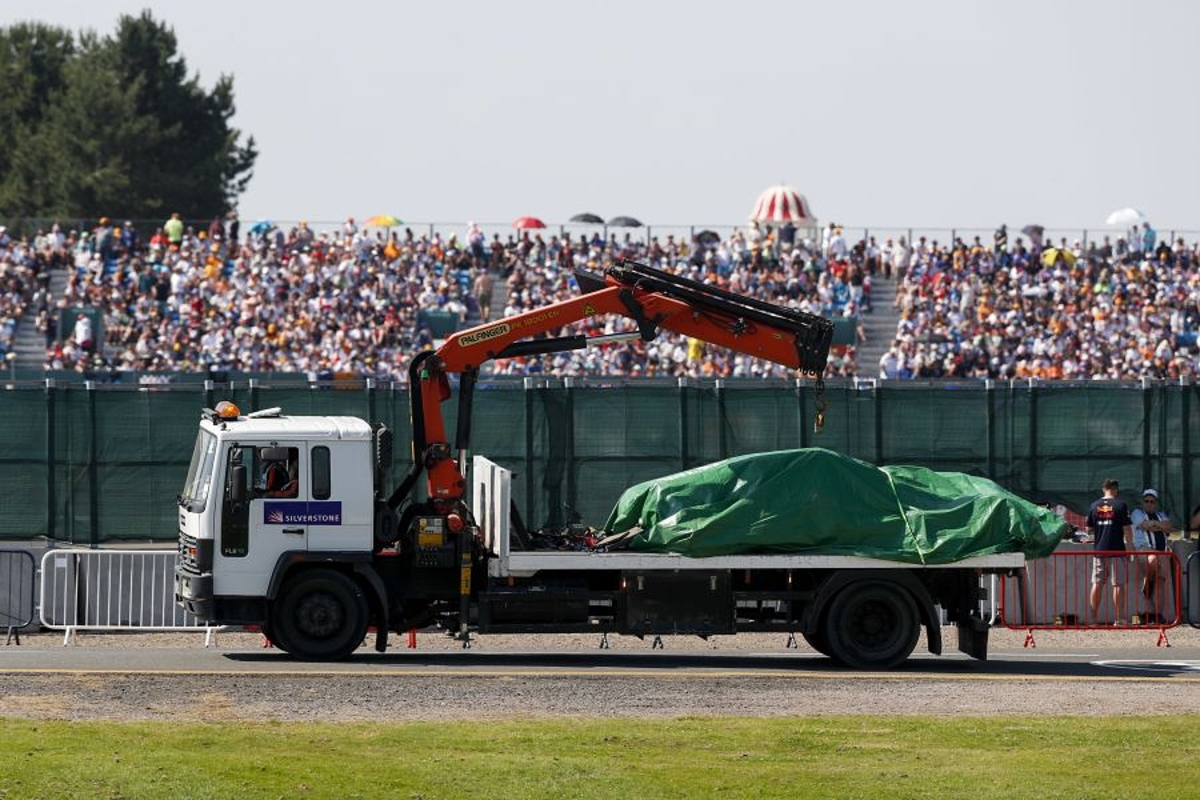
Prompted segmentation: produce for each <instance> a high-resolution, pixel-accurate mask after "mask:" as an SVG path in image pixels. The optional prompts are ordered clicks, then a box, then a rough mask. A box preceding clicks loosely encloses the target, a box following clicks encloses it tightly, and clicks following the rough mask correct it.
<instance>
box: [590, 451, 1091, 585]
mask: <svg viewBox="0 0 1200 800" xmlns="http://www.w3.org/2000/svg"><path fill="white" fill-rule="evenodd" d="M604 527H605V530H607V531H611V532H614V533H620V532H623V531H628V530H630V529H632V528H634V527H637V528H641V529H642V530H641V532H640V533H638V534H637V535H636V536H634V537H633V538H632V539H631V540H630V542H629V547H630V548H631V549H634V550H641V551H646V552H672V553H681V554H683V555H688V556H715V555H738V554H747V553H805V554H823V555H855V556H867V557H871V558H883V559H888V560H891V561H901V562H906V563H913V564H949V563H953V562H955V561H960V560H962V559H964V558H969V557H971V556H981V555H988V554H992V553H1013V552H1021V553H1024V554H1025V555H1026V556H1027V557H1029V558H1040V557H1042V556H1046V555H1049V554H1050V553H1051V552H1052V551H1053V550H1054V548H1055V546H1056V545H1057V544H1058V543H1059V541H1060V539H1061V538H1062V534H1063V533H1065V532H1066V531H1067V530H1068V528H1069V526H1068V525H1067V523H1066V522H1065V521H1064V520H1063V519H1062V518H1061V517H1059V516H1058V515H1057V514H1055V513H1054V512H1052V511H1050V510H1049V509H1046V508H1042V507H1040V506H1037V505H1034V504H1033V503H1030V502H1028V501H1026V500H1023V499H1021V498H1020V497H1018V496H1016V495H1014V494H1012V493H1011V492H1009V491H1007V490H1005V489H1003V488H1001V487H1000V486H999V485H998V484H996V483H994V482H992V481H990V480H988V479H986V478H979V477H975V476H972V475H965V474H963V473H959V472H935V471H933V470H930V469H926V468H924V467H913V466H886V467H876V466H874V465H872V464H868V463H866V462H863V461H859V460H857V459H854V458H850V457H849V456H845V455H841V454H839V453H835V452H833V451H831V450H825V449H822V448H806V449H803V450H781V451H777V452H773V453H759V454H753V455H748V456H739V457H737V458H730V459H727V460H725V461H719V462H717V463H715V464H709V465H707V466H703V467H697V468H696V469H690V470H687V471H686V472H680V473H677V474H675V475H669V476H667V477H664V478H659V479H657V480H652V481H646V482H644V483H640V484H638V485H637V486H634V487H632V488H630V489H628V490H626V492H625V493H624V494H623V495H622V496H621V499H620V500H619V501H618V502H617V505H616V508H614V509H613V511H612V513H611V514H610V515H609V518H608V522H607V523H605V526H604Z"/></svg>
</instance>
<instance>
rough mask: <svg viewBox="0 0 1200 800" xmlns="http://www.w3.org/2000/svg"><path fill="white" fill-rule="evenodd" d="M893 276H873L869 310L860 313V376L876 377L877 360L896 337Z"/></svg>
mask: <svg viewBox="0 0 1200 800" xmlns="http://www.w3.org/2000/svg"><path fill="white" fill-rule="evenodd" d="M895 302H896V279H895V278H891V279H889V278H885V277H883V275H876V276H875V277H874V278H872V279H871V313H870V314H863V315H862V321H863V332H864V333H866V335H867V340H866V342H860V343H859V346H858V352H857V353H856V357H855V362H856V363H857V365H858V376H859V377H860V378H878V377H879V359H880V358H882V357H883V354H884V353H886V352H887V349H888V348H889V347H891V346H892V340H893V339H895V338H896V323H897V322H899V321H900V313H899V312H898V311H897V310H896V308H895V306H894V303H895Z"/></svg>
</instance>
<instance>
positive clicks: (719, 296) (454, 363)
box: [388, 261, 833, 508]
mask: <svg viewBox="0 0 1200 800" xmlns="http://www.w3.org/2000/svg"><path fill="white" fill-rule="evenodd" d="M577 279H578V281H579V285H580V288H581V289H582V290H583V291H584V294H581V295H580V296H579V297H574V298H571V299H569V300H563V301H560V302H558V303H553V304H551V305H548V306H544V307H542V308H536V309H532V310H530V311H526V312H524V313H521V314H515V315H513V316H511V317H507V318H505V319H502V320H498V321H496V322H489V323H485V324H483V325H478V326H476V327H474V328H470V329H468V330H465V331H459V332H457V333H455V334H453V335H452V336H451V337H450V338H449V339H447V340H446V343H445V344H443V345H442V347H441V348H439V349H438V350H436V351H426V352H423V353H420V354H418V355H417V356H416V358H414V359H413V361H412V363H411V364H410V365H409V393H410V399H411V404H412V427H413V438H412V448H413V449H412V456H413V466H412V469H411V470H410V471H409V473H408V475H407V476H406V477H405V479H404V480H403V481H402V482H401V484H400V486H398V487H397V488H396V490H395V492H393V493H392V496H391V498H390V499H389V500H388V504H389V505H390V506H391V507H392V508H396V507H397V506H398V505H399V504H400V503H401V502H402V501H403V499H404V497H406V496H407V495H408V492H409V490H411V489H412V487H413V485H414V484H415V482H416V480H417V478H418V477H419V476H420V473H421V472H422V471H427V472H428V488H429V499H430V501H431V502H433V503H435V504H453V503H456V502H459V501H460V500H461V498H462V497H463V495H464V494H465V492H466V480H465V478H464V468H465V465H464V464H463V463H461V461H462V459H463V455H464V454H465V451H466V450H467V449H468V447H469V444H470V420H471V400H472V396H473V394H474V391H473V390H474V386H475V380H476V378H477V377H478V374H479V368H480V366H481V365H482V364H484V363H485V362H487V361H490V360H493V359H501V358H514V357H518V356H526V355H536V354H542V353H554V352H562V351H566V350H578V349H582V348H585V347H589V346H592V345H598V344H604V343H606V342H613V341H621V340H628V339H631V338H640V339H642V340H643V341H650V340H652V339H654V338H655V337H656V336H657V335H658V332H659V331H660V330H668V331H672V332H674V333H679V334H683V335H685V336H690V337H692V338H694V339H699V340H701V341H705V342H710V343H712V344H716V345H720V346H722V347H727V348H729V349H731V350H735V351H737V352H739V353H745V354H747V355H751V356H756V357H758V358H764V359H767V360H768V361H772V362H775V363H777V364H782V365H784V366H787V367H790V368H792V369H796V370H800V371H802V372H806V373H809V374H812V375H815V376H816V377H817V378H818V380H819V378H820V376H821V374H822V372H823V371H824V369H825V362H826V360H827V359H828V357H829V347H830V345H831V343H832V339H833V323H832V322H830V321H829V320H827V319H824V318H822V317H819V316H817V315H815V314H808V313H805V312H802V311H796V310H794V309H789V308H783V307H781V306H776V305H773V304H771V303H767V302H764V301H762V300H758V299H756V298H753V297H745V296H742V295H738V294H734V293H732V292H728V291H725V290H722V289H718V288H716V287H713V286H708V285H707V284H703V283H699V282H697V281H693V280H690V279H688V278H684V277H681V276H678V275H672V274H671V273H668V272H663V271H661V270H657V269H654V268H653V267H649V266H646V265H645V264H639V263H637V262H633V261H622V262H620V263H618V264H617V265H616V266H614V267H612V268H610V269H609V270H607V271H606V272H605V274H604V275H603V276H602V277H601V276H598V275H594V274H591V273H586V272H580V273H577ZM603 314H617V315H620V316H623V317H628V318H630V319H632V320H634V322H636V323H637V327H638V331H637V333H630V334H614V335H609V336H598V337H591V338H589V337H586V336H582V335H579V336H562V337H551V338H530V337H536V336H539V335H540V334H544V333H546V332H548V331H552V330H555V329H557V328H560V327H562V326H563V325H566V324H568V323H571V322H577V321H579V320H583V319H588V318H590V317H595V316H599V315H603ZM450 374H457V375H459V376H460V382H459V413H458V430H457V436H456V442H455V445H456V449H457V453H454V452H452V451H451V447H450V444H449V441H448V438H447V436H446V429H445V421H444V419H443V417H442V411H441V404H442V402H444V401H445V400H447V399H449V398H450V382H449V380H448V376H449V375H450ZM456 456H457V457H456Z"/></svg>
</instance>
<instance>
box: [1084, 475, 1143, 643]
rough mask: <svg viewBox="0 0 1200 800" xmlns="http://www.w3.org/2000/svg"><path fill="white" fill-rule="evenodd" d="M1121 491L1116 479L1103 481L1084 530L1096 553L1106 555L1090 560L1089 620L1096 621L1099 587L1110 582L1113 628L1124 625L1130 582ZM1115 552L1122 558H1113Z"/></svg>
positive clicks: (1126, 510)
mask: <svg viewBox="0 0 1200 800" xmlns="http://www.w3.org/2000/svg"><path fill="white" fill-rule="evenodd" d="M1120 490H1121V485H1120V484H1119V483H1118V482H1117V479H1116V478H1108V479H1106V480H1105V481H1104V485H1103V492H1104V494H1103V496H1101V498H1100V499H1099V500H1097V501H1095V502H1094V503H1092V505H1091V507H1090V508H1089V509H1088V515H1087V527H1088V531H1089V532H1090V533H1091V534H1092V538H1093V541H1095V543H1096V544H1095V548H1096V551H1097V552H1098V553H1108V554H1107V555H1096V556H1093V558H1092V590H1091V594H1090V595H1089V596H1088V606H1089V607H1090V608H1091V610H1092V621H1093V622H1095V621H1096V614H1097V611H1099V609H1100V592H1101V588H1100V587H1102V586H1103V585H1104V584H1105V583H1110V584H1111V585H1112V590H1113V607H1114V613H1115V614H1116V618H1115V619H1114V620H1113V624H1114V625H1124V624H1125V622H1126V619H1125V584H1126V583H1127V582H1128V580H1129V559H1128V557H1127V556H1125V555H1124V553H1125V551H1126V550H1130V549H1132V547H1133V534H1132V525H1131V523H1130V519H1129V506H1127V505H1125V501H1124V500H1122V499H1121V498H1119V497H1117V492H1119V491H1120ZM1117 552H1120V553H1121V555H1113V553H1117Z"/></svg>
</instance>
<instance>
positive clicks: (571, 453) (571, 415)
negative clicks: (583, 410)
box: [563, 377, 579, 512]
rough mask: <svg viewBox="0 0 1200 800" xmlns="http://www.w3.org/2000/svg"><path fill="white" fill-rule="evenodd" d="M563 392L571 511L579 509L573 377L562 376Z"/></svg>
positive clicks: (568, 500)
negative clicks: (565, 406)
mask: <svg viewBox="0 0 1200 800" xmlns="http://www.w3.org/2000/svg"><path fill="white" fill-rule="evenodd" d="M563 393H564V394H565V396H566V403H567V413H566V416H567V437H566V438H567V456H566V461H567V464H566V466H567V503H568V504H569V505H570V506H571V511H572V512H577V511H578V510H579V476H578V474H577V473H576V470H575V468H576V464H575V379H574V378H571V377H566V378H563Z"/></svg>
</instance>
